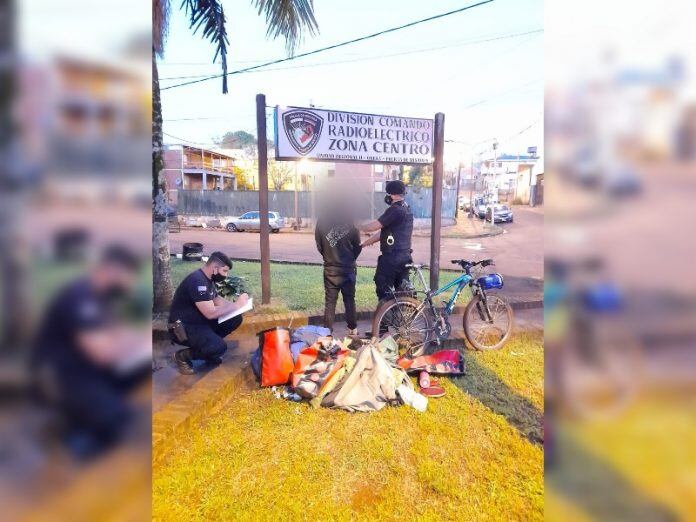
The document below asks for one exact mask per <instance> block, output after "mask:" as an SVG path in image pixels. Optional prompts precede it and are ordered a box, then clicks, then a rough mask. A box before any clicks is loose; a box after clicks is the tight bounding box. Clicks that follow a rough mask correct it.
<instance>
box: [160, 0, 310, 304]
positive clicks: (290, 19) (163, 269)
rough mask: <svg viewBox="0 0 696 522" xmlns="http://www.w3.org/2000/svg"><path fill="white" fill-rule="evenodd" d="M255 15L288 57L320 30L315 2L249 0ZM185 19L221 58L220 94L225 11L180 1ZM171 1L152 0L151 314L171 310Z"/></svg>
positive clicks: (213, 4) (208, 0)
mask: <svg viewBox="0 0 696 522" xmlns="http://www.w3.org/2000/svg"><path fill="white" fill-rule="evenodd" d="M252 4H253V5H254V7H255V8H256V9H257V11H258V13H259V15H260V14H262V13H263V14H264V15H265V17H266V23H267V25H268V31H267V33H266V36H267V37H269V38H277V37H279V36H283V37H284V38H285V43H286V48H287V51H288V53H290V54H291V53H292V52H293V51H294V49H295V47H296V45H297V44H298V43H299V42H300V41H301V39H302V37H303V34H304V32H305V31H309V33H310V34H315V33H316V32H317V30H318V26H317V21H316V19H315V18H314V4H313V0H252ZM181 8H183V9H184V10H185V12H186V14H187V16H188V17H189V28H190V29H192V30H193V33H194V34H195V33H196V32H198V30H199V29H201V28H202V36H203V38H206V39H208V40H210V41H211V42H212V43H213V45H214V46H215V55H214V57H213V61H215V60H216V59H217V58H218V57H219V58H220V65H221V67H222V73H223V76H222V92H223V93H227V46H228V44H229V41H228V39H227V30H226V28H225V22H226V18H225V13H224V10H223V7H222V2H221V1H219V0H183V2H182V3H181ZM171 12H172V10H171V2H170V0H152V278H153V310H154V311H155V312H162V311H164V310H167V309H168V308H169V304H170V302H171V298H172V282H171V269H170V263H169V237H168V227H167V217H166V196H165V192H164V188H165V187H164V179H163V178H162V176H161V175H160V174H161V171H162V166H163V158H162V141H163V138H162V105H161V102H160V89H159V75H158V71H157V57H160V58H161V57H162V56H163V55H164V47H165V43H166V39H167V35H168V32H169V17H170V15H171Z"/></svg>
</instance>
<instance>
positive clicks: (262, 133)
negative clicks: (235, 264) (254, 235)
mask: <svg viewBox="0 0 696 522" xmlns="http://www.w3.org/2000/svg"><path fill="white" fill-rule="evenodd" d="M256 131H257V138H258V139H257V142H258V147H257V148H258V151H259V218H260V220H261V224H260V229H259V234H260V236H261V303H262V304H269V303H270V302H271V244H270V238H269V234H270V228H269V227H270V225H269V223H268V144H267V143H268V142H267V139H266V96H265V95H264V94H257V95H256Z"/></svg>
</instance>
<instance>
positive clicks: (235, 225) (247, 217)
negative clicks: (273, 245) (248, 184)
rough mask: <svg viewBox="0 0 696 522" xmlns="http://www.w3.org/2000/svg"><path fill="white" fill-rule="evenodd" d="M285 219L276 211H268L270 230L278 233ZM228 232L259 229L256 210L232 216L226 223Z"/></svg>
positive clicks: (259, 220) (258, 214)
mask: <svg viewBox="0 0 696 522" xmlns="http://www.w3.org/2000/svg"><path fill="white" fill-rule="evenodd" d="M284 224H285V220H284V219H283V218H282V217H281V216H280V214H279V213H278V212H269V213H268V226H269V228H270V229H271V232H274V233H278V232H280V229H281V228H283V225H284ZM225 228H226V229H227V231H228V232H243V231H245V230H261V217H260V213H259V212H258V211H252V212H246V213H244V214H242V215H241V216H239V217H233V218H232V219H230V220H229V221H228V222H227V223H226V224H225Z"/></svg>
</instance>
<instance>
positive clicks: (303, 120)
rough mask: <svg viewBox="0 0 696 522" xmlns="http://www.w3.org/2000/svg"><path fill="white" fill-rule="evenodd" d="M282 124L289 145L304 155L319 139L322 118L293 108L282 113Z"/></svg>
mask: <svg viewBox="0 0 696 522" xmlns="http://www.w3.org/2000/svg"><path fill="white" fill-rule="evenodd" d="M283 124H284V127H285V134H286V135H287V137H288V141H289V142H290V145H292V148H293V149H295V150H296V151H297V152H298V153H300V154H302V155H303V156H304V155H305V154H307V153H309V152H310V151H311V150H312V149H313V148H314V147H315V146H316V144H317V142H318V141H319V138H320V137H321V129H322V127H323V125H324V120H323V119H322V118H321V117H319V116H317V115H316V114H314V113H313V112H308V111H303V110H293V111H288V112H286V113H285V114H283Z"/></svg>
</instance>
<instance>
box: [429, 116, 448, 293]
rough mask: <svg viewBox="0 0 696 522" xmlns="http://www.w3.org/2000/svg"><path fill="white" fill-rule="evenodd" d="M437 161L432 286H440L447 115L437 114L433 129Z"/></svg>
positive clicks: (431, 269) (435, 162) (434, 186)
mask: <svg viewBox="0 0 696 522" xmlns="http://www.w3.org/2000/svg"><path fill="white" fill-rule="evenodd" d="M433 142H434V153H435V158H434V159H435V161H434V162H433V206H432V214H431V230H430V288H433V289H435V288H439V286H440V285H439V278H440V231H441V229H442V171H443V156H444V150H445V115H444V114H443V113H441V112H438V113H437V114H436V115H435V127H434V129H433Z"/></svg>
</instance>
